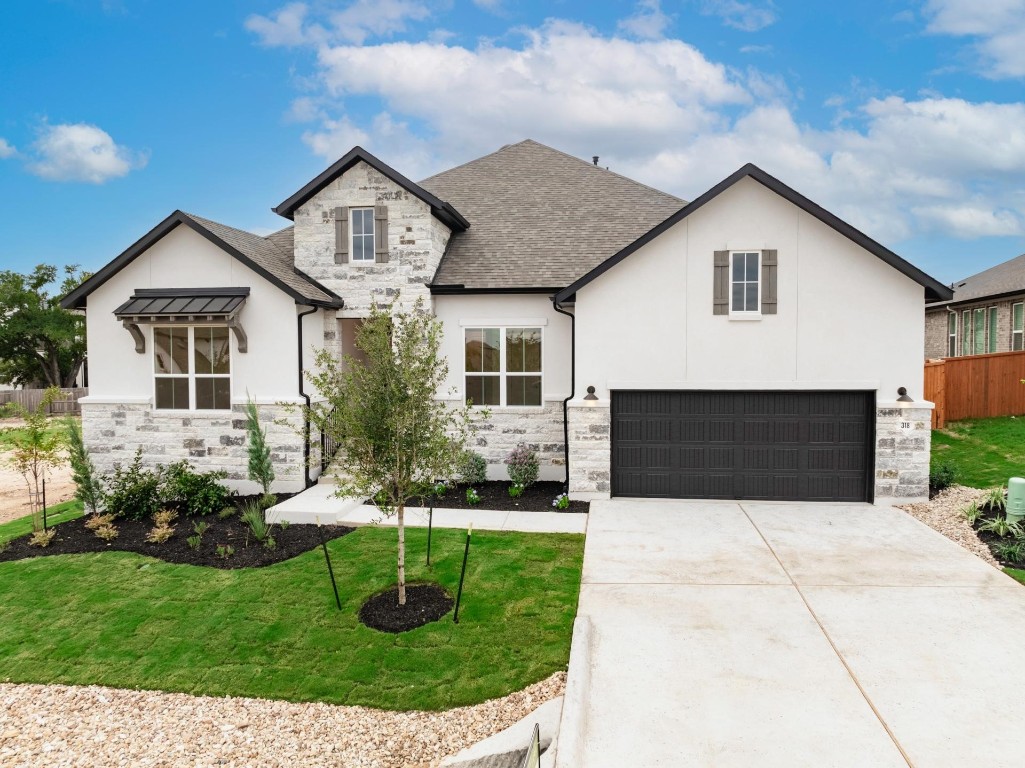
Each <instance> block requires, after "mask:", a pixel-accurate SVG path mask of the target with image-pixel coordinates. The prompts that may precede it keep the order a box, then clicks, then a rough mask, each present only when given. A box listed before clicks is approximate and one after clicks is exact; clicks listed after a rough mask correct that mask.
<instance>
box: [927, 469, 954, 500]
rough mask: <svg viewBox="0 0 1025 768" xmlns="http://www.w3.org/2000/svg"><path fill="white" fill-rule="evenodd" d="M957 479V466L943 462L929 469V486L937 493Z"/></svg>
mask: <svg viewBox="0 0 1025 768" xmlns="http://www.w3.org/2000/svg"><path fill="white" fill-rule="evenodd" d="M956 481H957V467H955V466H954V465H953V464H950V463H947V462H944V463H943V464H940V465H939V466H938V467H935V468H933V469H931V470H930V471H929V487H930V488H932V490H933V491H935V492H936V493H939V492H940V491H942V490H945V489H947V488H949V487H950V486H952V485H953V484H954V483H955V482H956Z"/></svg>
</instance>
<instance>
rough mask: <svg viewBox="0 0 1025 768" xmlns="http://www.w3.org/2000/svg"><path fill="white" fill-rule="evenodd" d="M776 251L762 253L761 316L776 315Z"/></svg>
mask: <svg viewBox="0 0 1025 768" xmlns="http://www.w3.org/2000/svg"><path fill="white" fill-rule="evenodd" d="M777 263H778V260H777V256H776V251H762V314H763V315H774V314H776V265H777Z"/></svg>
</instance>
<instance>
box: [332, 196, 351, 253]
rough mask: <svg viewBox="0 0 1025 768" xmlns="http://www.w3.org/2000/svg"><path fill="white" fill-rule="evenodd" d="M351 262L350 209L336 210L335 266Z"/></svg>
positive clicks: (339, 208) (340, 208) (341, 208)
mask: <svg viewBox="0 0 1025 768" xmlns="http://www.w3.org/2000/svg"><path fill="white" fill-rule="evenodd" d="M348 261H349V209H348V208H346V207H344V206H341V207H338V208H335V264H346V263H348Z"/></svg>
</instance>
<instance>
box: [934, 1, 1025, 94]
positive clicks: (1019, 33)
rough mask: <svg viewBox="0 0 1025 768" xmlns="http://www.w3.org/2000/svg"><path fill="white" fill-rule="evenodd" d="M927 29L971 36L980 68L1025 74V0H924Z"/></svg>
mask: <svg viewBox="0 0 1025 768" xmlns="http://www.w3.org/2000/svg"><path fill="white" fill-rule="evenodd" d="M923 12H924V15H925V16H926V18H927V19H928V20H929V21H928V24H927V26H926V31H927V32H930V33H932V34H937V35H951V36H955V37H973V38H976V42H975V44H974V46H973V48H974V52H975V54H976V56H977V58H978V60H979V62H978V64H979V67H980V68H981V70H982V72H983V73H984V74H986V75H988V76H989V77H993V78H1017V77H1025V0H983V1H982V2H980V1H979V0H926V3H925V7H924V9H923Z"/></svg>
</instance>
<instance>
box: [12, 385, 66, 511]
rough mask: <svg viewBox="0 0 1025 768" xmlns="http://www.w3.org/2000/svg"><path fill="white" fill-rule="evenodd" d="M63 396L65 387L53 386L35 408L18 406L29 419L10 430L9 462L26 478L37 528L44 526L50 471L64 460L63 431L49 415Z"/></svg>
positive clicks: (25, 417) (22, 416) (25, 418)
mask: <svg viewBox="0 0 1025 768" xmlns="http://www.w3.org/2000/svg"><path fill="white" fill-rule="evenodd" d="M60 397H61V391H60V390H59V389H57V388H56V387H50V388H49V389H47V390H46V392H45V393H44V394H43V399H42V400H40V401H39V405H38V406H36V408H35V409H34V410H31V411H30V410H28V409H27V408H23V407H21V406H18V407H17V412H18V415H19V416H21V418H23V419H24V420H25V426H23V427H18V428H17V429H12V430H11V431H10V433H11V439H12V442H13V443H14V449H13V450H12V451H11V453H10V456H9V457H8V459H7V462H8V463H9V464H10V465H11V467H13V468H14V470H15V471H17V472H19V473H20V474H21V475H22V477H24V478H25V483H26V485H27V486H28V493H29V505H30V509H31V510H32V527H33V529H34V530H35V531H41V530H42V529H43V514H42V513H43V504H42V491H43V481H44V479H45V478H46V472H47V470H48V469H52V468H54V467H58V466H60V465H61V464H63V463H64V457H63V455H62V449H63V448H64V439H63V435H62V434H61V433H60V432H59V431H54V430H51V429H49V428H48V427H49V419H48V417H47V415H46V412H47V409H48V408H49V406H50V403H52V402H53V401H54V400H57V399H59V398H60Z"/></svg>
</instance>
